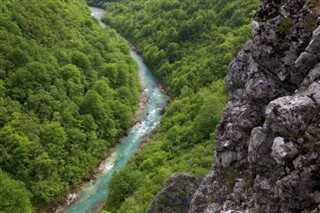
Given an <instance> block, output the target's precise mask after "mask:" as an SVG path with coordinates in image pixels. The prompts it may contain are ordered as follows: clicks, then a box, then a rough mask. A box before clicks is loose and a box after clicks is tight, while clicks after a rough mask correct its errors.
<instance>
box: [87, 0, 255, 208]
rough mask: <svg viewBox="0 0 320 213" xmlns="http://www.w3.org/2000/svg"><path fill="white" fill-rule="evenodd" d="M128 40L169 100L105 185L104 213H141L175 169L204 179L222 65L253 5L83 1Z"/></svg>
mask: <svg viewBox="0 0 320 213" xmlns="http://www.w3.org/2000/svg"><path fill="white" fill-rule="evenodd" d="M89 3H93V4H96V5H100V6H104V7H106V9H107V10H108V15H107V16H106V17H105V19H104V20H105V22H106V23H108V24H109V25H110V26H112V27H113V28H115V29H116V30H117V31H118V32H120V33H121V34H122V35H123V36H124V37H125V38H127V39H128V40H129V41H130V42H132V43H133V44H134V45H135V47H136V49H137V51H138V52H140V53H141V54H142V56H143V57H144V59H145V60H146V62H147V63H148V64H149V65H150V67H152V68H153V70H154V71H155V73H156V75H157V76H158V77H159V78H160V80H161V82H162V83H163V85H164V87H165V88H166V91H167V92H168V94H169V95H170V96H171V101H170V103H169V105H168V107H167V109H166V112H165V113H164V116H163V120H162V123H161V124H160V126H159V127H158V128H157V129H156V132H155V133H154V134H152V135H151V136H150V137H149V139H148V143H146V144H144V145H143V146H142V148H141V150H140V151H138V153H137V154H136V155H135V156H134V157H133V158H132V159H131V161H130V162H129V164H128V165H127V166H126V167H125V168H124V169H123V170H122V171H120V172H119V173H117V174H115V175H114V176H113V178H112V180H111V182H110V194H109V196H108V198H107V200H106V205H105V206H106V207H105V209H106V211H111V212H125V213H127V212H146V211H147V210H148V208H149V205H150V203H151V201H152V199H153V198H154V196H155V195H156V194H157V193H158V192H159V191H160V190H161V188H162V185H163V182H164V181H165V180H166V179H167V178H168V177H169V176H170V175H171V174H172V173H174V172H188V173H192V174H195V175H198V176H204V175H205V174H206V173H207V172H208V170H209V169H210V166H211V163H212V161H213V154H212V153H213V150H214V147H215V131H216V125H217V124H218V122H219V119H220V117H221V114H222V111H223V108H224V105H225V103H226V101H227V90H226V88H225V84H224V76H225V75H226V71H227V66H228V64H229V63H230V61H231V59H232V58H233V57H235V55H236V53H237V52H238V51H239V49H240V48H241V47H242V45H243V43H244V42H245V41H246V40H247V39H248V38H250V36H251V29H250V23H251V19H252V17H253V14H254V9H255V8H257V5H258V1H257V0H250V1H239V0H234V1H226V0H217V1H208V0H180V1H165V0H158V1H142V0H132V1H121V0H120V1H106V0H105V1H103V0H102V1H89Z"/></svg>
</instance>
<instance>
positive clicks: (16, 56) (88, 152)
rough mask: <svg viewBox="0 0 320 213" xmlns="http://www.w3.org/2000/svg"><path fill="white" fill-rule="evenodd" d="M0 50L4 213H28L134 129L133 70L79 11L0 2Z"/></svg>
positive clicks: (70, 5)
mask: <svg viewBox="0 0 320 213" xmlns="http://www.w3.org/2000/svg"><path fill="white" fill-rule="evenodd" d="M0 41H1V42H0V212H6V213H10V212H14V213H19V212H21V213H28V212H34V211H35V210H36V209H37V208H39V207H41V206H43V205H44V204H47V203H56V202H59V201H62V200H63V199H64V196H65V194H66V193H67V192H68V191H70V190H71V189H72V188H73V187H75V186H76V185H78V184H79V183H80V182H82V181H83V180H84V179H86V178H90V176H91V175H92V174H93V172H94V170H95V168H96V167H97V166H98V165H99V162H100V161H101V160H102V159H103V158H104V157H105V155H106V150H107V148H109V147H111V146H112V145H113V144H114V143H115V142H117V139H118V138H120V137H121V136H122V135H124V134H125V133H126V130H127V129H128V127H130V126H131V124H132V123H133V120H134V115H135V112H136V110H137V106H138V101H139V100H140V84H139V77H138V71H137V65H136V63H135V62H134V60H133V59H132V58H131V56H130V53H129V48H128V45H127V44H126V43H125V42H124V41H123V39H121V38H119V37H118V36H117V34H116V32H115V31H114V30H111V29H108V30H106V31H104V30H103V29H102V28H101V27H100V25H99V23H98V21H96V20H95V19H94V18H93V17H91V15H90V12H89V10H88V8H87V5H86V2H85V1H79V0H64V1H55V0H47V1H36V0H19V1H18V0H10V1H8V0H0Z"/></svg>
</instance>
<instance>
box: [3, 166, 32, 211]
mask: <svg viewBox="0 0 320 213" xmlns="http://www.w3.org/2000/svg"><path fill="white" fill-rule="evenodd" d="M0 212H1V213H7V212H16V213H31V212H32V207H31V203H30V193H29V192H28V190H27V189H26V188H25V185H24V184H23V183H22V182H19V181H16V180H14V179H12V178H10V176H9V175H8V174H6V173H5V172H3V171H2V170H1V169H0Z"/></svg>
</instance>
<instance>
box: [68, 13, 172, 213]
mask: <svg viewBox="0 0 320 213" xmlns="http://www.w3.org/2000/svg"><path fill="white" fill-rule="evenodd" d="M89 9H90V11H91V14H92V16H94V17H95V18H97V19H98V20H99V21H100V24H101V26H102V27H105V24H104V23H102V22H101V17H102V16H103V15H104V14H105V13H106V12H105V11H104V10H103V9H100V8H95V7H89ZM131 56H132V57H133V58H134V60H136V62H137V64H138V66H139V75H140V79H141V84H142V87H143V88H144V91H143V97H144V100H145V107H144V108H143V110H142V112H141V113H140V118H139V119H140V120H141V121H140V122H138V123H136V124H135V125H134V126H133V127H132V128H131V129H130V130H129V132H128V135H127V136H126V137H124V138H122V139H121V140H120V143H119V144H118V145H117V146H116V147H115V148H114V149H113V150H112V153H111V154H110V157H109V158H108V159H106V162H107V163H106V164H104V171H103V172H102V173H101V174H100V175H99V176H98V178H97V180H96V181H95V182H94V183H90V184H89V185H88V186H86V187H85V188H83V189H82V190H81V191H80V192H79V194H78V200H77V201H76V202H74V203H72V204H71V205H70V206H69V207H68V208H67V209H66V210H65V211H64V212H66V213H82V212H86V213H87V212H94V211H95V210H96V209H97V208H99V207H100V206H101V205H102V204H103V201H104V200H105V199H106V197H107V195H108V193H109V188H108V182H109V181H110V179H111V176H112V174H113V173H114V172H116V171H119V170H120V169H122V168H123V167H124V166H125V165H126V163H127V162H128V160H129V159H130V157H132V156H133V155H134V153H135V152H136V151H137V149H138V147H139V144H140V143H141V141H142V139H143V137H144V136H146V135H147V134H149V133H150V132H151V131H152V130H153V129H154V128H155V127H156V126H157V124H159V122H160V119H161V111H162V110H163V108H164V107H165V105H166V96H165V94H164V93H163V92H162V90H161V88H160V86H159V83H158V82H157V80H156V78H155V76H154V75H153V74H152V71H151V70H150V69H149V68H148V67H147V66H146V65H145V64H144V62H143V60H142V58H141V57H140V56H139V55H138V54H137V53H136V52H135V51H134V50H132V49H131Z"/></svg>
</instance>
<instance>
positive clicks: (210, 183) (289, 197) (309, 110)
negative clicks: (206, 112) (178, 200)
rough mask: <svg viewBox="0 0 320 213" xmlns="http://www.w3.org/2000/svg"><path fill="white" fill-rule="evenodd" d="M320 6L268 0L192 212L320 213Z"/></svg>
mask: <svg viewBox="0 0 320 213" xmlns="http://www.w3.org/2000/svg"><path fill="white" fill-rule="evenodd" d="M319 11H320V1H319V0H261V3H260V7H259V9H258V10H257V13H256V15H255V18H254V21H253V23H252V34H253V38H252V40H250V41H248V42H247V43H246V44H245V45H244V47H243V49H242V50H241V51H240V52H239V54H238V56H237V58H236V59H234V60H233V61H232V62H231V63H230V65H229V71H228V76H227V85H228V88H229V91H230V93H229V101H228V104H227V106H226V108H225V111H224V115H223V118H222V120H221V122H220V124H219V126H218V132H217V139H218V145H217V147H216V152H215V156H216V159H215V162H214V163H213V165H212V170H211V172H210V173H209V174H208V175H207V176H206V177H205V178H204V179H203V181H202V183H201V185H200V187H199V188H198V190H197V191H196V193H195V194H194V195H193V197H192V200H191V203H190V206H189V210H188V211H189V213H203V212H207V213H209V212H210V213H215V212H219V213H220V212H230V213H231V212H248V213H251V212H252V213H262V212H263V213H264V212H265V213H279V212H284V213H291V212H292V213H293V212H303V213H307V212H320V26H319V23H318V22H319V20H318V16H319ZM163 212H166V211H163Z"/></svg>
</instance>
